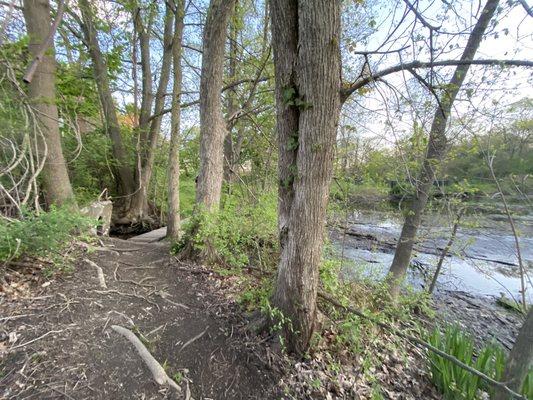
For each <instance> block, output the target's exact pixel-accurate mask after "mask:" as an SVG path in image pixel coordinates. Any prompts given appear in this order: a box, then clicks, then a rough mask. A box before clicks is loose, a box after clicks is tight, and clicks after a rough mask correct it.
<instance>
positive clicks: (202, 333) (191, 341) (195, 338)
mask: <svg viewBox="0 0 533 400" xmlns="http://www.w3.org/2000/svg"><path fill="white" fill-rule="evenodd" d="M208 329H209V325H208V326H207V327H206V328H205V329H204V331H203V332H200V333H199V334H198V335H196V336H195V337H193V338H192V339H189V340H188V341H187V342H185V344H184V345H183V346H181V349H180V351H183V349H184V348H185V347H187V346H189V345H190V344H192V343H193V342H195V341H196V340H198V339H200V338H201V337H202V336H204V335H205V333H206V332H207V330H208Z"/></svg>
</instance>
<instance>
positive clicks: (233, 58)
mask: <svg viewBox="0 0 533 400" xmlns="http://www.w3.org/2000/svg"><path fill="white" fill-rule="evenodd" d="M235 3H237V2H235ZM235 8H236V4H235V6H234V10H233V14H235ZM229 25H230V29H229V31H230V33H229V65H228V75H227V80H228V82H235V81H236V76H237V43H236V41H237V24H236V21H235V20H234V19H233V20H232V21H230V23H229ZM236 96H237V93H236V91H235V87H232V88H230V89H228V91H227V93H226V120H227V125H226V131H227V132H226V137H225V138H224V161H223V162H224V180H225V181H226V182H231V180H232V178H233V173H232V169H233V159H234V147H235V146H234V143H233V132H232V131H233V128H234V126H235V121H234V120H232V119H231V116H232V115H233V114H234V113H235V112H236V111H237V105H236Z"/></svg>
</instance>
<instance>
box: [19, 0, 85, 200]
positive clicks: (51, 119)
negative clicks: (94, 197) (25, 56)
mask: <svg viewBox="0 0 533 400" xmlns="http://www.w3.org/2000/svg"><path fill="white" fill-rule="evenodd" d="M23 13H24V19H25V21H26V29H27V32H28V36H29V37H30V43H29V51H30V54H31V55H32V56H33V57H36V56H37V54H38V52H39V49H40V47H41V45H42V44H43V43H44V42H45V41H46V40H47V38H48V36H49V34H50V26H51V19H50V3H49V1H48V0H25V1H24V5H23ZM55 74H56V61H55V52H54V45H53V43H52V45H51V46H50V49H48V50H47V51H46V52H45V54H44V55H43V57H42V59H41V62H39V64H38V65H37V66H36V70H35V74H34V75H33V79H32V80H31V82H30V83H29V98H30V101H31V102H32V105H33V107H34V109H35V111H36V113H35V119H36V121H35V123H36V127H35V128H36V129H38V130H39V131H40V134H41V135H38V137H40V139H38V143H37V145H38V151H39V157H44V158H45V159H46V161H45V163H44V167H43V170H42V173H41V177H42V190H43V192H44V196H45V200H46V203H47V205H48V206H50V205H63V204H71V205H72V206H74V207H76V202H75V198H74V193H73V192H72V186H71V185H70V179H69V176H68V171H67V165H66V163H65V158H64V156H63V150H62V147H61V135H60V133H59V124H58V111H57V106H56V104H55V101H56V90H55Z"/></svg>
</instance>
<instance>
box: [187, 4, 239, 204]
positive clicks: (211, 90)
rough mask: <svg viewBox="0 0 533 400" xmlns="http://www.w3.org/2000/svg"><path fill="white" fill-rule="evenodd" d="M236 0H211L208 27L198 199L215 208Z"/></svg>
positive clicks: (202, 90)
mask: <svg viewBox="0 0 533 400" xmlns="http://www.w3.org/2000/svg"><path fill="white" fill-rule="evenodd" d="M234 7H235V0H211V3H210V5H209V10H208V12H207V19H206V22H205V28H204V38H203V44H204V46H203V53H202V74H201V79H200V171H199V175H198V183H197V185H196V203H197V204H198V205H202V206H203V207H205V208H206V209H207V210H210V211H214V210H216V209H218V207H219V204H220V194H221V190H222V179H223V157H224V138H225V136H226V124H225V121H224V117H223V115H222V100H221V96H220V92H221V90H222V77H223V74H224V47H225V46H224V45H225V41H226V30H227V26H228V20H229V16H230V14H231V12H232V10H233V9H234Z"/></svg>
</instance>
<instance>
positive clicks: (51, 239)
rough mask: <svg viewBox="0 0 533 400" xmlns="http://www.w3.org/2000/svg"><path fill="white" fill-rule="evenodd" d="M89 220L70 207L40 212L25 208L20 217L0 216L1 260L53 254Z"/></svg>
mask: <svg viewBox="0 0 533 400" xmlns="http://www.w3.org/2000/svg"><path fill="white" fill-rule="evenodd" d="M91 223H92V221H91V220H90V219H89V218H87V217H84V216H82V215H80V214H78V213H76V212H72V210H71V209H70V208H51V209H50V211H48V212H42V213H39V214H36V213H34V212H26V213H24V215H23V217H22V218H21V219H14V220H6V219H0V238H1V240H0V261H4V262H5V261H10V260H14V259H17V258H19V257H21V256H26V257H48V256H56V255H58V254H59V253H60V252H61V250H62V249H63V247H64V246H66V245H67V244H68V243H69V241H70V240H71V239H72V237H73V234H80V233H81V232H83V231H85V230H87V229H88V228H89V227H90V225H91ZM52 258H53V257H52Z"/></svg>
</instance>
